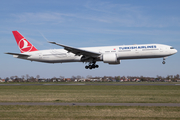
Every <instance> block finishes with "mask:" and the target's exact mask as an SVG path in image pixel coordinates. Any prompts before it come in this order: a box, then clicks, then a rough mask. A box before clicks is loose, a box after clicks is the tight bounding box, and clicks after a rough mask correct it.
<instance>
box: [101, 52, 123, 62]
mask: <svg viewBox="0 0 180 120" xmlns="http://www.w3.org/2000/svg"><path fill="white" fill-rule="evenodd" d="M103 62H104V63H109V64H120V60H118V59H117V55H116V53H105V54H103Z"/></svg>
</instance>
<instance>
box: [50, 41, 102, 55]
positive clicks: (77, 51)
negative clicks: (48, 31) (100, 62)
mask: <svg viewBox="0 0 180 120" xmlns="http://www.w3.org/2000/svg"><path fill="white" fill-rule="evenodd" d="M49 43H51V44H55V45H58V46H61V47H64V49H65V50H67V51H68V52H71V53H74V54H75V55H84V56H89V57H97V56H99V55H101V54H100V53H96V52H92V51H87V50H83V49H79V48H74V47H70V46H67V45H62V44H58V43H56V42H49Z"/></svg>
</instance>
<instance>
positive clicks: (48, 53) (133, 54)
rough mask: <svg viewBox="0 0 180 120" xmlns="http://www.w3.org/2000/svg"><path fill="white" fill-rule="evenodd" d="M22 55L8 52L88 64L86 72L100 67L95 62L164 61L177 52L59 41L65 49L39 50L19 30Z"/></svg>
mask: <svg viewBox="0 0 180 120" xmlns="http://www.w3.org/2000/svg"><path fill="white" fill-rule="evenodd" d="M12 33H13V35H14V37H15V40H16V42H17V45H18V47H19V49H20V52H21V53H11V52H7V53H5V54H10V55H13V57H15V58H20V59H25V60H30V61H37V62H45V63H65V62H83V63H84V62H85V63H88V65H86V66H85V68H86V69H95V68H98V67H99V65H97V64H96V62H99V61H102V62H104V63H108V64H110V65H117V64H120V63H121V60H126V59H145V58H163V62H162V63H163V64H165V59H166V58H167V57H168V56H170V55H173V54H175V53H177V50H176V49H174V48H173V47H172V46H169V45H163V44H139V45H137V44H134V45H118V46H104V47H84V48H75V47H71V46H67V45H63V44H59V43H56V42H49V43H51V44H55V45H58V46H61V47H63V48H64V49H51V50H38V49H37V48H35V47H34V46H33V45H32V44H31V43H30V42H29V41H28V40H27V39H26V38H25V37H23V36H22V35H21V34H20V33H19V32H18V31H12Z"/></svg>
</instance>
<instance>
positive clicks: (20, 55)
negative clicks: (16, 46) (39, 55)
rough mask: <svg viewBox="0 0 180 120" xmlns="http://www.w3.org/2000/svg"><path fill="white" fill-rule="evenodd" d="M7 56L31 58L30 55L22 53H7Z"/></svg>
mask: <svg viewBox="0 0 180 120" xmlns="http://www.w3.org/2000/svg"><path fill="white" fill-rule="evenodd" d="M5 54H9V55H18V56H19V57H29V56H30V55H26V54H20V53H9V52H7V53H5Z"/></svg>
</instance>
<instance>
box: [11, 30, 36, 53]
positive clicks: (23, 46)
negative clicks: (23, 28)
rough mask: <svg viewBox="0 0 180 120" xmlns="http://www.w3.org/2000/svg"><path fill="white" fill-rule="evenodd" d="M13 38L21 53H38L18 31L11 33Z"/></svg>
mask: <svg viewBox="0 0 180 120" xmlns="http://www.w3.org/2000/svg"><path fill="white" fill-rule="evenodd" d="M12 33H13V35H14V38H15V39H16V42H17V45H18V47H19V49H20V51H21V53H24V52H32V51H38V50H37V49H36V48H35V47H34V46H33V45H32V44H31V43H30V42H29V41H28V40H26V38H25V37H23V36H22V35H21V34H20V33H19V32H18V31H12Z"/></svg>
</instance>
